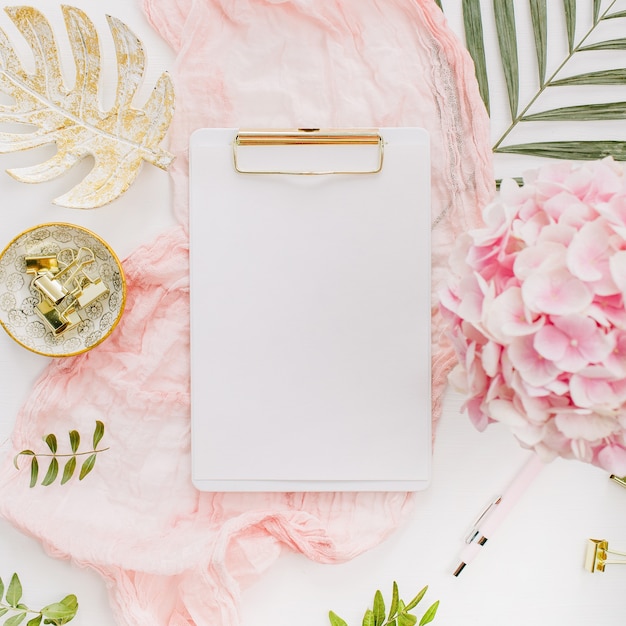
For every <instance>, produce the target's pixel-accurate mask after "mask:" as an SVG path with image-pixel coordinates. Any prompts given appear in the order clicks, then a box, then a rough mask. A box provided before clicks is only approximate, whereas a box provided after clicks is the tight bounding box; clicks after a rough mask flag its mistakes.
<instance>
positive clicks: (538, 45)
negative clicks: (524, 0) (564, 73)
mask: <svg viewBox="0 0 626 626" xmlns="http://www.w3.org/2000/svg"><path fill="white" fill-rule="evenodd" d="M529 5H530V18H531V20H532V24H533V36H534V39H535V51H536V52H537V69H538V70H539V84H540V85H543V84H544V83H545V82H546V58H547V52H548V34H547V33H548V17H547V7H546V0H530V2H529Z"/></svg>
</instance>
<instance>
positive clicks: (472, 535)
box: [465, 496, 502, 543]
mask: <svg viewBox="0 0 626 626" xmlns="http://www.w3.org/2000/svg"><path fill="white" fill-rule="evenodd" d="M501 500H502V496H497V497H496V498H494V499H493V500H492V501H491V502H490V503H489V504H488V505H487V506H486V507H485V509H484V510H483V512H482V513H481V514H480V515H479V516H478V517H477V518H476V521H475V522H474V523H473V524H472V528H471V530H470V531H469V532H468V533H467V535H466V536H465V543H472V541H474V540H475V539H476V537H478V535H479V534H480V523H481V522H482V521H483V520H484V519H485V518H486V517H487V516H488V515H489V512H490V511H491V509H493V508H494V507H496V506H498V504H500V501H501Z"/></svg>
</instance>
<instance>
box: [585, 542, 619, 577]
mask: <svg viewBox="0 0 626 626" xmlns="http://www.w3.org/2000/svg"><path fill="white" fill-rule="evenodd" d="M610 554H615V555H617V556H624V557H626V552H619V551H617V550H609V542H608V541H607V540H606V539H588V540H587V551H586V552H585V569H586V570H587V571H588V572H591V573H593V572H595V571H598V572H603V571H604V568H605V566H606V565H626V559H624V560H622V559H616V560H613V559H609V558H608V556H609V555H610Z"/></svg>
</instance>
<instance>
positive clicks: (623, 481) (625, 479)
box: [610, 474, 626, 487]
mask: <svg viewBox="0 0 626 626" xmlns="http://www.w3.org/2000/svg"><path fill="white" fill-rule="evenodd" d="M610 479H611V480H612V481H613V482H615V483H617V484H618V485H621V486H622V487H626V476H616V475H615V474H611V476H610Z"/></svg>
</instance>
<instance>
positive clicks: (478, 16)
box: [437, 0, 626, 161]
mask: <svg viewBox="0 0 626 626" xmlns="http://www.w3.org/2000/svg"><path fill="white" fill-rule="evenodd" d="M455 1H456V0H455ZM437 4H438V5H439V6H440V7H441V8H442V9H443V10H444V12H445V8H446V2H445V1H443V2H442V1H441V0H437ZM487 4H492V5H493V6H492V10H493V16H494V19H495V29H496V36H497V43H498V49H499V52H500V64H501V68H502V71H503V75H504V83H505V87H506V95H507V100H508V108H509V114H510V123H509V125H508V127H507V128H506V129H505V130H504V132H503V133H502V134H501V135H500V137H499V138H498V139H497V140H496V141H495V143H494V145H493V151H494V153H500V154H519V155H526V156H533V157H548V158H554V159H573V160H594V159H599V158H603V157H606V156H612V157H613V158H615V159H616V160H619V161H623V160H626V141H623V140H622V141H620V140H617V139H612V138H607V137H605V136H604V135H602V134H601V133H602V132H603V131H602V130H601V131H600V134H599V136H598V138H597V139H593V140H576V139H574V140H559V141H540V142H529V143H521V144H519V143H518V144H513V143H507V140H509V139H510V135H511V133H512V131H513V130H514V129H517V128H518V127H520V126H527V125H529V124H530V123H535V122H550V123H554V122H564V121H569V122H572V121H574V122H587V121H588V122H597V121H602V120H624V119H626V102H622V101H618V102H593V101H592V102H589V101H586V102H585V103H583V104H576V105H569V106H563V107H559V108H545V107H541V103H542V96H544V95H547V94H548V92H552V91H553V90H554V89H557V88H560V87H571V86H577V87H585V88H586V87H590V89H589V90H586V91H584V93H585V94H586V97H585V99H586V100H591V99H593V98H594V96H595V95H596V94H595V91H596V90H594V89H593V88H594V87H596V88H597V87H598V86H607V85H608V86H611V85H616V86H617V85H620V86H624V85H626V69H625V68H623V67H621V68H620V67H618V68H615V67H612V68H604V69H598V70H596V71H591V72H589V71H584V72H582V71H578V69H577V67H578V63H579V61H580V62H582V61H583V56H584V55H585V54H586V55H588V54H589V53H592V54H593V53H595V52H599V51H625V50H626V38H621V37H618V38H614V39H611V38H606V33H604V34H603V27H605V26H607V25H609V24H617V23H619V22H621V21H623V20H624V18H626V10H620V8H619V5H618V0H593V4H592V7H591V8H592V13H591V18H590V19H591V22H590V23H589V24H584V23H583V21H582V19H581V18H580V17H579V16H578V15H577V1H576V0H562V11H563V17H564V20H563V25H564V26H562V25H561V23H560V22H559V23H557V22H556V21H555V22H554V23H550V22H549V19H548V10H547V9H548V5H547V0H527V9H528V11H529V14H530V22H531V31H532V35H531V37H532V40H533V44H532V46H533V47H534V51H535V58H536V70H537V78H538V80H537V88H536V90H535V92H534V93H532V94H531V95H530V97H529V99H528V101H526V102H525V103H523V104H520V62H519V58H518V49H519V38H520V36H521V30H520V29H519V27H518V22H519V16H517V17H516V12H515V11H516V9H517V10H518V11H519V10H520V9H524V8H525V7H524V5H523V4H522V3H521V2H517V1H516V0H492V3H488V2H485V1H483V2H481V0H462V12H463V29H464V34H465V45H466V47H467V50H468V52H469V54H470V56H471V57H472V60H473V61H474V68H475V73H476V79H477V83H478V88H479V91H480V95H481V98H482V100H483V102H484V104H485V106H486V108H487V111H488V112H489V111H490V92H489V87H490V81H491V80H492V79H493V78H494V77H493V76H489V75H488V71H487V61H486V58H485V35H484V18H485V15H486V11H487ZM624 27H626V22H624ZM579 31H580V33H581V34H580V35H579V36H578V37H577V32H579ZM559 36H560V37H563V38H564V39H563V41H564V43H566V46H565V50H566V51H565V53H564V56H563V57H562V58H557V59H552V60H553V61H554V60H555V61H556V62H555V63H554V66H555V67H556V69H555V70H554V71H552V72H551V73H550V74H549V75H548V74H547V67H548V63H547V59H548V38H550V39H551V40H552V39H556V38H558V37H559ZM603 37H604V38H603ZM587 58H588V57H587ZM598 58H599V59H600V60H602V58H601V57H598ZM498 79H500V77H498ZM533 107H536V108H539V109H542V110H539V111H537V112H531V108H533ZM551 130H553V127H552V126H551ZM595 132H596V131H594V134H595Z"/></svg>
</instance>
